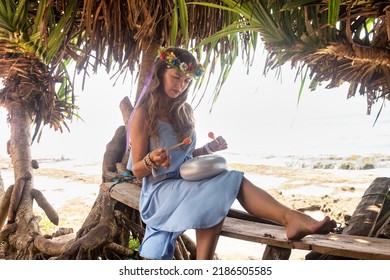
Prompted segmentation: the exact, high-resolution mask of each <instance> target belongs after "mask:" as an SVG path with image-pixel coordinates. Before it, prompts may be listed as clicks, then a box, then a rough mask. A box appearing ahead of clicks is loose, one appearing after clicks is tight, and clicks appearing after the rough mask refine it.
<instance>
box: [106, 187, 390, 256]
mask: <svg viewBox="0 0 390 280" xmlns="http://www.w3.org/2000/svg"><path fill="white" fill-rule="evenodd" d="M101 189H102V190H105V191H109V192H110V196H111V197H112V198H113V199H115V200H117V201H119V202H122V203H124V204H126V205H128V206H130V207H132V208H134V209H138V207H139V205H138V202H139V196H140V194H141V187H140V186H138V185H134V184H131V183H126V182H124V183H103V184H102V185H101ZM221 235H223V236H226V237H231V238H236V239H241V240H246V241H251V242H257V243H262V244H268V245H272V246H277V247H282V248H290V249H301V250H309V251H315V252H319V253H322V254H328V255H333V256H341V257H350V258H357V259H377V260H382V259H390V240H389V239H380V238H370V237H363V236H353V235H345V234H327V235H321V234H314V235H309V236H306V237H305V238H303V239H302V240H294V241H292V240H288V239H287V238H286V232H285V230H284V227H281V226H278V225H271V224H265V223H259V222H254V221H248V220H242V219H236V218H232V217H226V218H225V222H224V225H223V227H222V232H221Z"/></svg>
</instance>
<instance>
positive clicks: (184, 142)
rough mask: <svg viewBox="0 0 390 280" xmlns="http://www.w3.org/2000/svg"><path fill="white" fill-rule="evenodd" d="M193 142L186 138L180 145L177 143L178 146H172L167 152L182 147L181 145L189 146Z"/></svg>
mask: <svg viewBox="0 0 390 280" xmlns="http://www.w3.org/2000/svg"><path fill="white" fill-rule="evenodd" d="M191 142H192V140H191V138H190V137H187V138H184V140H183V141H181V142H180V143H177V144H176V145H173V146H170V147H169V148H167V151H169V150H172V149H175V148H177V147H180V146H181V145H188V144H191Z"/></svg>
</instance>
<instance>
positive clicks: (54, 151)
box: [0, 62, 390, 160]
mask: <svg viewBox="0 0 390 280" xmlns="http://www.w3.org/2000/svg"><path fill="white" fill-rule="evenodd" d="M254 65H255V66H253V67H252V68H251V69H250V72H249V74H247V73H246V72H245V69H244V68H243V67H242V65H241V64H240V62H237V64H236V65H235V67H234V68H233V70H232V73H231V74H230V77H229V79H228V81H227V83H226V84H225V85H224V87H223V88H222V92H221V95H220V97H219V98H218V100H217V103H216V104H215V105H214V106H213V108H212V111H211V112H210V108H211V96H210V93H211V92H212V89H213V88H212V87H210V88H209V89H208V90H207V92H208V94H207V95H206V97H205V98H204V99H203V101H202V103H201V105H200V106H199V107H197V108H196V109H195V117H196V120H197V123H196V125H197V135H198V146H200V145H202V144H204V143H205V142H206V141H209V139H208V138H207V133H208V132H209V131H213V132H214V134H215V135H222V136H224V137H225V139H226V140H227V141H228V143H229V152H230V153H240V154H244V155H264V154H284V155H292V154H339V155H341V154H358V153H360V154H371V153H387V149H388V147H389V145H390V114H389V108H387V106H385V107H384V108H383V110H382V112H381V115H380V117H379V119H378V121H377V123H376V124H375V126H373V124H374V122H375V118H376V116H377V113H378V111H379V109H380V103H378V104H375V105H374V107H373V110H372V113H371V115H367V114H366V106H367V104H366V100H365V97H363V96H356V97H353V98H350V99H347V97H346V96H347V88H348V84H345V85H343V86H341V87H339V88H336V89H325V88H324V87H322V88H320V89H319V90H316V91H310V90H309V89H307V87H306V89H305V91H304V92H303V94H302V96H301V98H300V101H299V104H297V103H298V102H297V101H298V90H299V86H300V84H299V82H294V78H293V75H294V74H295V72H294V71H293V70H291V69H290V67H289V66H286V67H285V68H284V69H283V70H282V73H283V80H282V81H280V80H278V79H276V78H275V77H274V73H272V72H270V73H269V74H268V75H267V77H264V76H263V75H262V70H263V69H262V67H263V66H262V64H261V63H258V65H256V63H255V64H254ZM80 81H81V77H80ZM131 89H132V87H131V81H130V79H129V78H128V80H126V81H125V82H124V83H123V82H122V81H118V82H117V83H115V85H114V80H112V79H110V76H109V75H107V74H105V72H103V71H102V72H100V73H98V74H96V75H91V76H90V78H89V79H88V80H87V81H86V85H85V88H84V90H82V89H81V82H79V83H78V87H76V96H77V99H76V104H77V105H78V106H79V108H80V110H79V114H80V115H81V117H82V118H83V121H81V120H74V121H73V122H72V123H69V125H70V129H71V132H70V133H69V132H68V131H66V130H65V131H64V132H63V133H62V134H61V133H60V132H54V131H52V130H50V129H49V128H48V127H46V128H45V130H44V133H43V136H42V138H41V141H40V143H34V145H33V147H32V154H33V158H40V157H65V158H67V157H72V158H81V159H86V160H87V159H88V160H89V159H97V160H99V159H102V157H103V153H104V151H105V147H106V144H107V143H108V142H109V141H110V140H111V138H112V137H113V135H114V132H115V130H116V129H117V128H118V127H119V126H120V125H122V124H123V122H122V116H121V112H120V110H119V103H120V101H121V100H122V99H123V98H124V97H125V96H130V99H131V100H133V98H134V94H131ZM134 91H135V90H134ZM6 116H7V114H6V111H5V109H3V108H1V109H0V156H1V157H3V156H7V155H6V150H5V147H6V142H7V140H8V139H9V127H8V125H7V123H6Z"/></svg>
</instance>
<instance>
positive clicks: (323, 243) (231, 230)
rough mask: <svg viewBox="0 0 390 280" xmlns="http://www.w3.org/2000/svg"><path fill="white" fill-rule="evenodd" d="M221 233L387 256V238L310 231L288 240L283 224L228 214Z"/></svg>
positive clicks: (366, 256)
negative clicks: (238, 217) (267, 222)
mask: <svg viewBox="0 0 390 280" xmlns="http://www.w3.org/2000/svg"><path fill="white" fill-rule="evenodd" d="M221 235H223V236H227V237H231V238H237V239H242V240H246V241H252V242H257V243H262V244H268V245H273V246H277V247H282V248H290V249H301V250H309V251H315V252H319V253H322V254H329V255H333V256H341V257H350V258H357V259H376V260H384V259H390V240H389V239H380V238H371V237H363V236H353V235H344V234H327V235H322V234H313V235H309V236H306V237H305V238H303V239H301V240H294V241H293V240H288V239H287V238H286V233H285V230H284V228H283V227H281V226H275V225H267V224H260V223H256V222H250V221H242V220H238V219H234V218H229V217H227V218H226V219H225V222H224V225H223V227H222V232H221Z"/></svg>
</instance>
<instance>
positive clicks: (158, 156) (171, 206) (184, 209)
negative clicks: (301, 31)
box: [127, 48, 336, 260]
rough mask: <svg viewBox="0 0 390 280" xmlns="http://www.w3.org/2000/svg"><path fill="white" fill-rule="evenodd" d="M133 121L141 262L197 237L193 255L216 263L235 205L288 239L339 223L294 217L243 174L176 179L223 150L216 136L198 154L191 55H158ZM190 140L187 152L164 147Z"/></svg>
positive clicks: (167, 255)
mask: <svg viewBox="0 0 390 280" xmlns="http://www.w3.org/2000/svg"><path fill="white" fill-rule="evenodd" d="M149 75H150V76H149V78H148V81H147V83H146V85H145V88H144V92H143V94H141V97H140V99H139V102H138V104H137V105H136V108H135V110H134V112H133V115H132V117H131V122H130V131H131V133H130V142H131V155H130V158H129V163H128V166H127V167H128V169H129V170H132V171H133V173H134V175H135V176H136V177H137V178H143V186H142V192H141V198H140V212H141V216H142V219H143V221H144V222H145V224H146V231H145V236H144V240H143V242H142V244H141V246H140V249H139V250H140V255H141V256H142V257H144V258H147V259H172V258H173V253H174V248H175V242H176V238H177V237H178V236H179V235H181V234H182V233H183V232H184V231H185V230H187V229H190V228H193V229H195V231H196V245H197V256H196V258H197V259H199V260H201V259H213V257H214V253H215V249H216V246H217V242H218V237H219V233H220V231H221V227H222V224H223V220H224V218H225V217H226V215H227V213H228V211H229V209H230V207H231V205H232V204H233V202H234V201H235V199H237V200H238V201H239V202H240V203H241V205H242V206H243V208H244V209H245V210H246V211H248V213H250V214H252V215H255V216H258V217H262V218H265V219H268V220H272V221H275V222H278V223H280V224H282V225H284V226H285V228H286V233H287V238H289V239H300V238H302V237H304V236H306V235H308V234H312V233H324V234H325V233H329V232H330V231H331V230H332V229H333V228H334V227H335V226H336V223H335V221H333V220H330V219H329V217H326V218H325V219H323V220H322V221H317V220H314V219H313V218H311V217H309V216H307V215H305V214H303V213H300V212H298V211H295V210H292V209H290V208H288V207H286V206H284V205H282V204H280V203H279V202H277V201H276V200H275V199H274V198H273V197H271V196H270V195H269V194H268V193H267V192H265V191H264V190H262V189H260V188H258V187H256V186H255V185H253V184H252V183H251V182H250V181H249V180H247V179H246V178H245V177H244V174H243V173H242V172H240V171H235V170H229V171H228V170H226V171H224V172H222V173H220V174H218V175H216V176H215V177H212V178H208V179H203V180H200V181H196V182H194V181H186V180H184V179H183V178H181V176H180V173H179V169H180V166H181V165H182V164H183V163H184V162H185V161H186V160H188V159H191V158H192V157H196V156H200V155H205V154H209V153H212V152H216V151H220V150H224V149H226V148H227V144H226V141H225V139H224V138H223V137H221V136H219V137H217V138H216V139H215V140H213V141H211V142H209V143H207V144H206V145H204V146H203V147H201V148H196V134H195V129H194V128H195V121H194V117H193V110H192V108H191V106H190V105H189V104H188V103H186V100H187V96H188V91H189V87H190V85H191V83H192V80H193V79H194V78H197V77H199V76H201V75H202V68H201V66H200V65H199V64H198V63H197V61H196V59H195V58H194V56H193V55H192V54H191V53H189V52H188V51H186V50H184V49H180V48H168V49H166V50H164V49H161V50H160V51H159V54H158V56H157V57H156V60H155V62H154V64H153V66H152V69H151V71H150V74H149ZM186 137H190V138H191V139H192V141H191V143H190V144H188V145H181V146H180V147H177V148H175V149H169V150H168V147H170V146H172V145H174V144H176V143H178V142H182V140H183V139H185V138H186Z"/></svg>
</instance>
